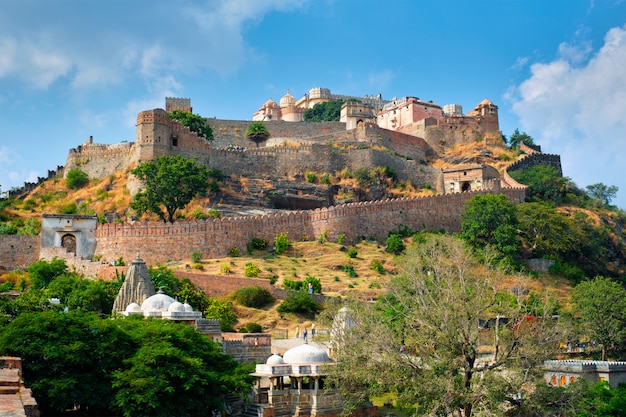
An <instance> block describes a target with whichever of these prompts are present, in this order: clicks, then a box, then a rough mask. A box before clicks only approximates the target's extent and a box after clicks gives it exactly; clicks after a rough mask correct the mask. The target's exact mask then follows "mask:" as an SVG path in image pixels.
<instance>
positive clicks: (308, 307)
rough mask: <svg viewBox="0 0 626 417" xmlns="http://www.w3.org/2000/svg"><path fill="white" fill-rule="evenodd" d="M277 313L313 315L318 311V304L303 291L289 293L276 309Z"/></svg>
mask: <svg viewBox="0 0 626 417" xmlns="http://www.w3.org/2000/svg"><path fill="white" fill-rule="evenodd" d="M276 310H277V311H278V312H279V313H301V314H315V313H317V312H319V311H320V306H319V304H318V303H316V302H315V301H313V298H312V297H311V296H310V295H309V294H307V293H306V292H304V291H298V292H290V293H289V294H287V297H286V298H285V300H284V301H283V302H282V303H281V304H280V305H279V306H278V308H277V309H276Z"/></svg>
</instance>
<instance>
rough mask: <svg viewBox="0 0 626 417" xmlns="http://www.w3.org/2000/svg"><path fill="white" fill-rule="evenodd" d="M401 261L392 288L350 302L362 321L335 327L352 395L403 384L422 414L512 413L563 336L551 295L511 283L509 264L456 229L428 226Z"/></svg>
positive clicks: (406, 398)
mask: <svg viewBox="0 0 626 417" xmlns="http://www.w3.org/2000/svg"><path fill="white" fill-rule="evenodd" d="M485 264H487V265H489V264H490V263H489V262H488V261H487V262H485ZM401 265H402V271H403V272H402V273H401V275H399V276H398V277H396V278H393V279H392V280H391V282H390V284H389V288H388V290H389V292H388V295H386V296H384V297H382V298H380V299H379V300H378V301H377V302H375V303H361V302H355V303H350V304H349V305H348V306H347V309H346V310H344V311H347V312H348V313H347V314H348V316H349V320H347V319H344V320H343V322H345V323H352V324H351V325H344V326H342V328H341V330H338V329H339V327H337V326H336V327H335V328H334V329H335V330H333V333H334V346H335V350H334V352H335V357H336V359H337V366H336V367H334V368H335V369H334V370H333V371H331V372H332V376H331V379H332V382H333V383H335V384H336V386H337V387H339V388H340V389H341V390H342V393H343V394H344V395H345V396H346V398H347V399H348V405H349V406H353V405H358V404H360V403H361V402H363V401H366V400H367V399H368V397H369V396H370V395H377V394H382V393H388V392H393V393H395V394H396V395H397V397H396V398H397V405H401V406H402V405H404V406H407V407H417V410H415V414H416V415H436V416H449V415H463V416H465V417H471V415H473V414H474V413H476V414H478V415H504V412H505V410H510V409H511V408H516V407H519V406H520V403H519V401H517V400H516V395H518V394H519V393H520V392H524V395H525V396H528V397H530V396H532V391H533V390H532V389H530V387H532V386H533V385H534V384H537V383H540V381H541V380H542V374H543V371H542V368H541V364H542V363H543V360H544V359H545V358H546V357H547V356H549V355H550V351H551V349H552V348H553V347H554V345H555V341H556V340H557V339H558V337H559V335H558V333H557V332H556V326H555V323H554V321H553V320H552V319H551V318H550V314H551V313H552V311H553V308H552V307H551V299H550V297H542V296H535V297H523V296H519V295H517V296H516V295H513V294H512V293H509V292H507V291H505V290H504V289H501V288H500V287H499V283H500V282H501V277H500V275H499V274H500V273H499V272H498V271H497V270H496V269H493V268H491V267H488V266H480V265H479V263H478V262H477V260H476V259H475V258H474V257H473V256H472V254H471V251H470V250H468V249H467V248H466V246H465V244H464V242H463V241H462V240H460V239H458V238H455V237H451V236H445V235H435V234H432V235H429V236H426V237H425V239H423V240H422V241H421V243H420V244H417V245H412V246H411V247H410V248H408V249H407V253H406V256H404V257H402V259H401ZM503 317H505V318H507V321H508V323H507V324H505V321H504V319H502V321H500V319H499V318H503ZM486 323H491V325H490V326H486ZM481 324H482V325H483V326H486V327H488V328H489V331H488V332H487V331H484V330H481V328H480V325H481ZM485 345H490V346H491V349H490V350H487V351H485V350H484V348H485ZM480 352H489V353H488V354H482V355H481V353H480ZM505 370H506V371H505ZM381 375H384V377H381Z"/></svg>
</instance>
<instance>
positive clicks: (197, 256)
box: [191, 250, 202, 264]
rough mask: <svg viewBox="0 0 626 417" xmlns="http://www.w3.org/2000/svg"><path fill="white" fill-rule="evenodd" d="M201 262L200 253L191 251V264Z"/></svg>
mask: <svg viewBox="0 0 626 417" xmlns="http://www.w3.org/2000/svg"><path fill="white" fill-rule="evenodd" d="M201 261H202V251H199V250H192V251H191V262H193V263H196V264H198V263H200V262H201Z"/></svg>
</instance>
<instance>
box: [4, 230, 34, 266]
mask: <svg viewBox="0 0 626 417" xmlns="http://www.w3.org/2000/svg"><path fill="white" fill-rule="evenodd" d="M39 246H40V238H39V236H18V235H0V267H1V268H4V269H6V270H9V271H10V270H13V269H17V268H26V267H27V266H28V265H30V264H32V263H33V262H37V260H38V259H39Z"/></svg>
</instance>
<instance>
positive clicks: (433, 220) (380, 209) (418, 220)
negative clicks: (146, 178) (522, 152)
mask: <svg viewBox="0 0 626 417" xmlns="http://www.w3.org/2000/svg"><path fill="white" fill-rule="evenodd" d="M501 192H502V193H503V194H505V195H506V196H507V198H508V199H509V200H511V201H512V202H514V203H515V204H519V203H521V202H523V201H524V197H525V188H506V189H502V190H501ZM477 193H484V192H481V191H477V192H466V193H457V194H450V195H437V196H432V197H423V198H403V199H394V200H384V201H374V202H365V203H351V204H344V205H341V206H334V207H330V208H324V209H316V210H313V211H297V212H290V213H283V214H277V215H266V216H252V217H241V218H225V219H209V220H206V221H191V222H178V223H175V224H165V223H156V222H151V223H148V222H145V223H136V224H124V225H117V224H107V225H99V226H98V228H97V229H96V239H97V242H98V243H97V247H96V254H99V255H102V260H103V261H107V262H108V261H110V260H113V259H117V258H119V257H120V256H122V257H123V258H124V259H127V260H129V259H134V257H135V256H136V255H137V254H139V256H140V257H141V258H142V259H144V260H145V261H146V262H147V263H148V264H155V263H163V262H167V261H169V260H181V259H188V258H189V257H190V254H191V251H194V250H199V251H201V252H202V253H203V255H204V256H205V257H208V258H216V257H220V256H226V255H227V254H228V251H229V249H230V248H232V247H235V246H236V247H238V248H239V249H240V250H241V251H244V250H245V247H246V244H247V243H248V242H250V241H251V240H252V239H253V238H261V239H265V240H267V241H269V242H273V241H274V239H275V237H276V235H278V234H280V233H285V232H286V233H288V235H289V239H290V240H292V241H297V240H301V239H302V238H303V237H308V239H315V238H317V237H318V236H320V235H321V234H322V233H324V232H328V237H329V239H332V240H334V239H336V238H337V236H339V235H340V234H345V239H346V240H345V241H346V243H351V242H356V241H357V240H358V239H360V238H362V237H365V238H370V237H371V238H375V239H377V240H384V239H386V237H387V234H388V232H389V231H390V230H394V229H396V228H398V227H399V226H402V225H406V226H408V227H409V228H411V229H413V230H441V229H443V230H446V231H447V232H450V233H458V232H460V230H461V215H462V214H463V212H464V211H465V202H466V201H467V200H469V199H471V198H472V197H473V196H474V195H476V194H477Z"/></svg>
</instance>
